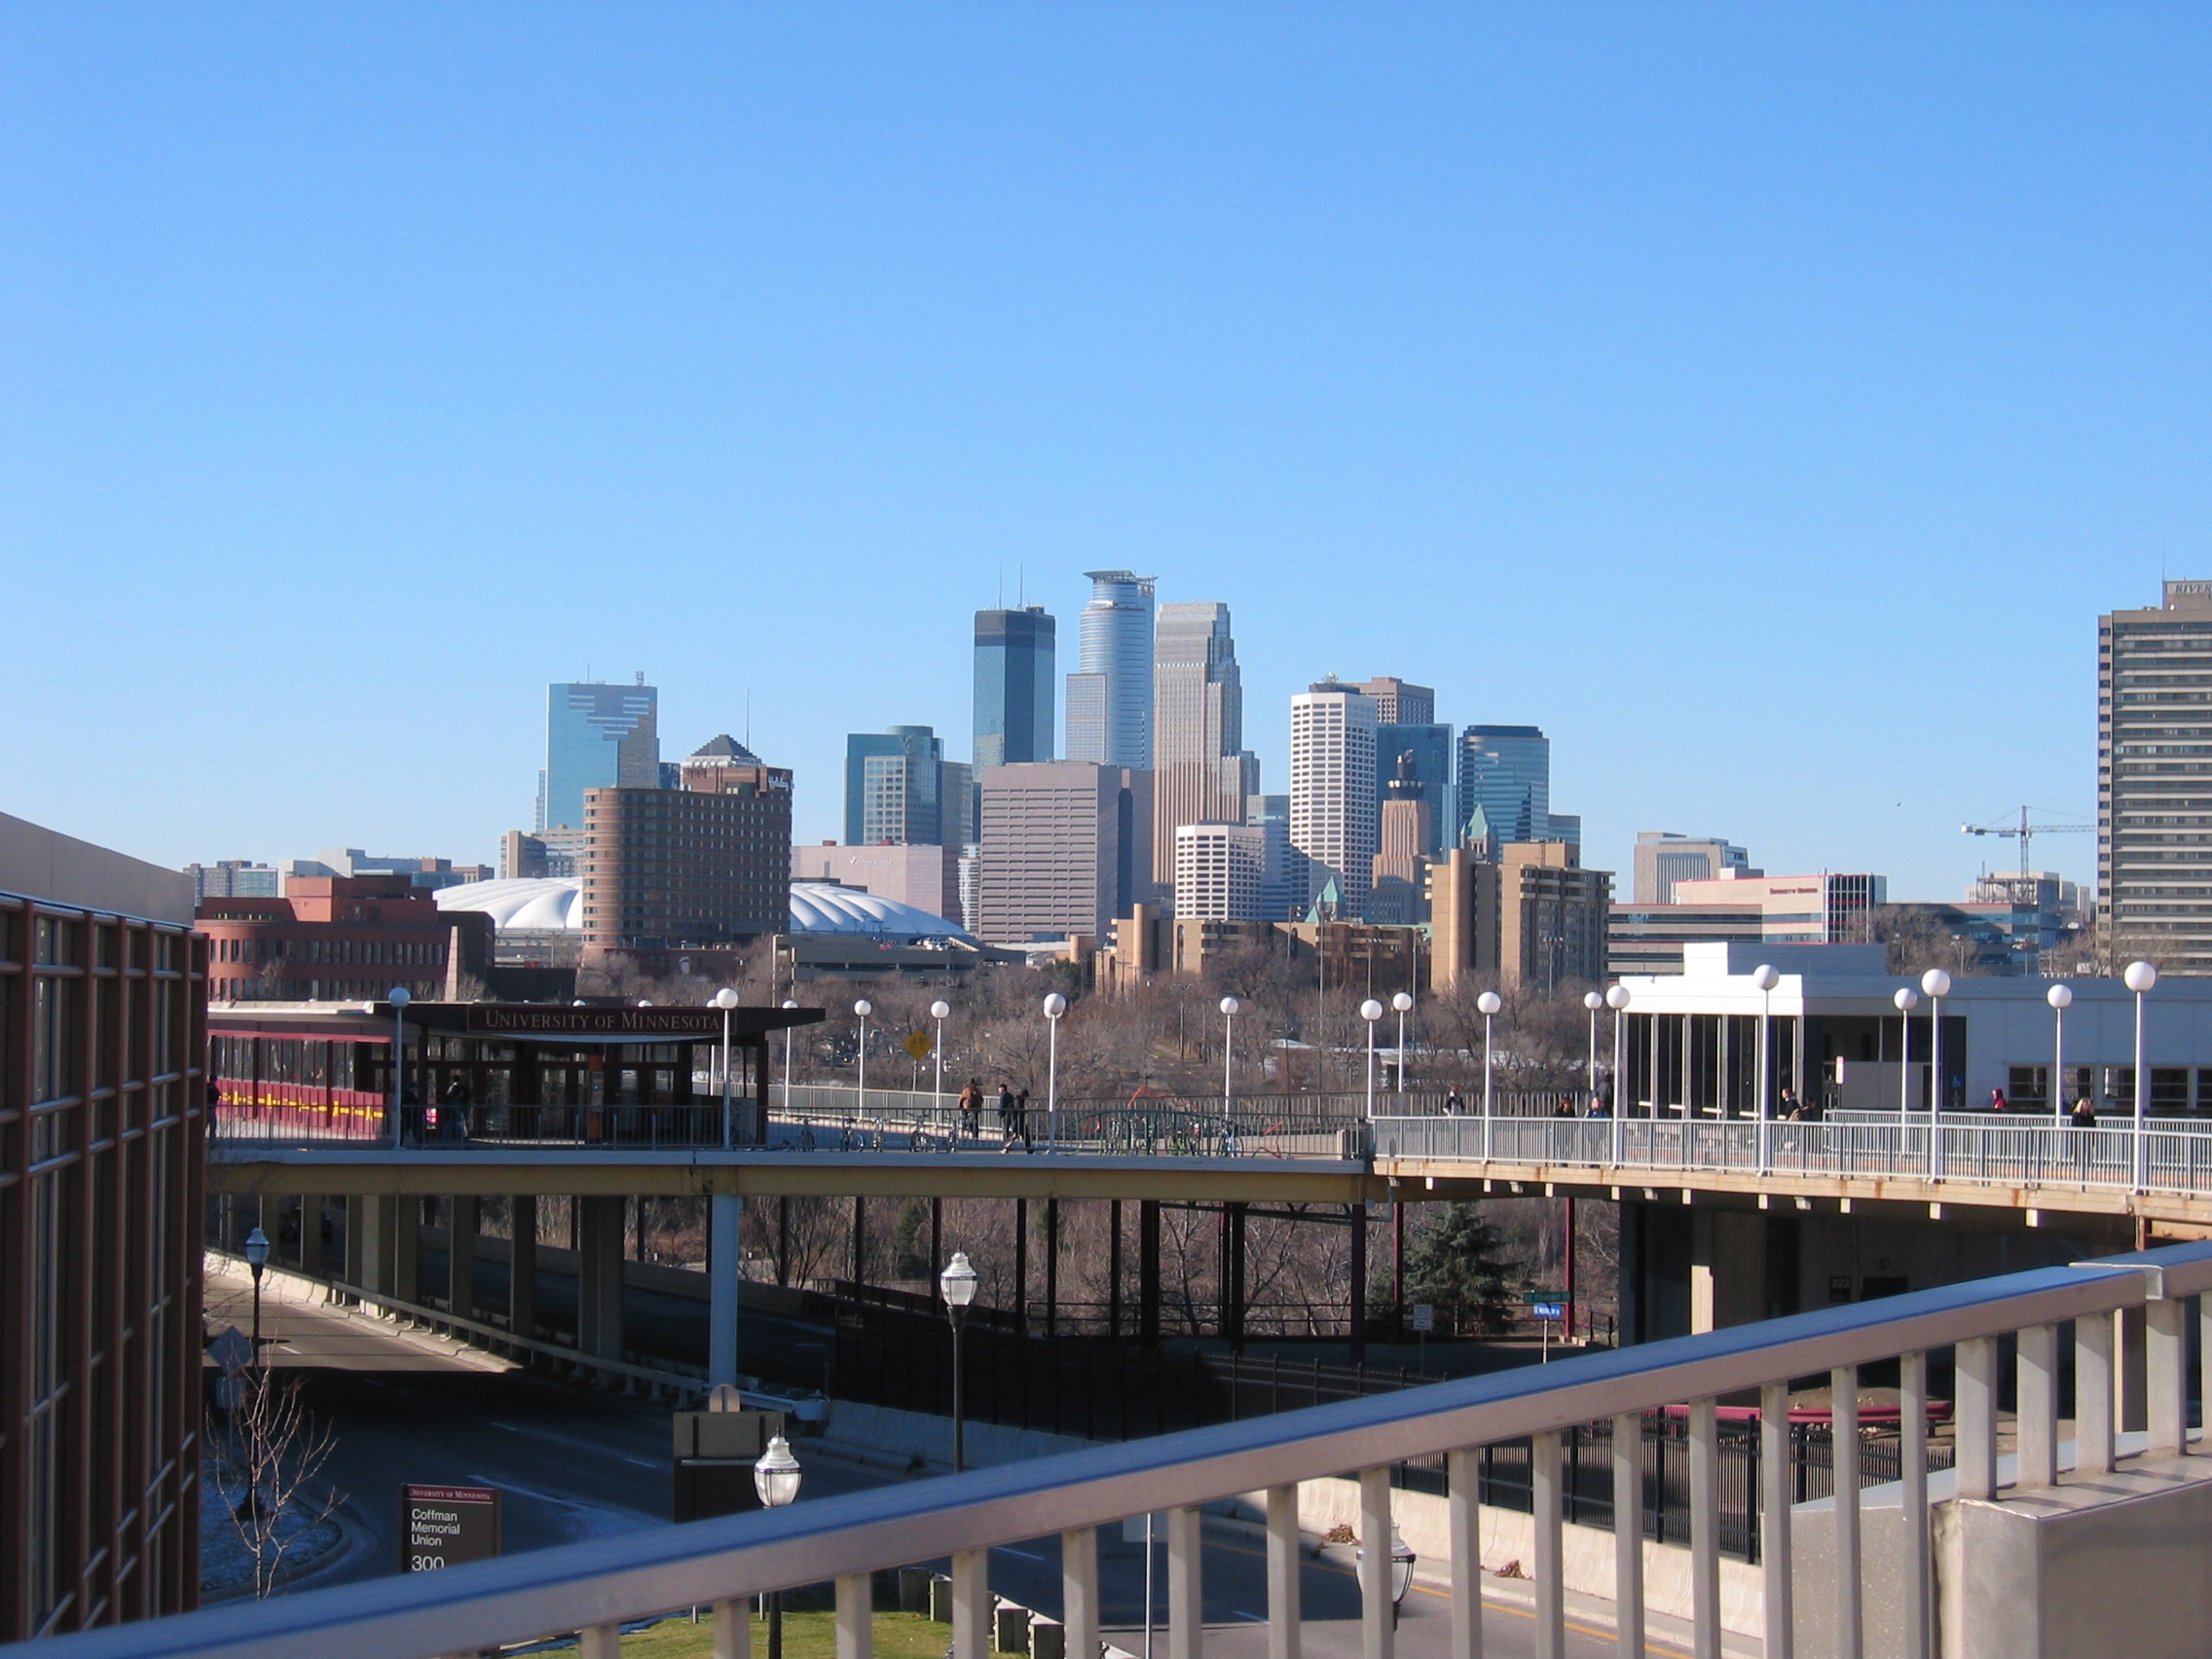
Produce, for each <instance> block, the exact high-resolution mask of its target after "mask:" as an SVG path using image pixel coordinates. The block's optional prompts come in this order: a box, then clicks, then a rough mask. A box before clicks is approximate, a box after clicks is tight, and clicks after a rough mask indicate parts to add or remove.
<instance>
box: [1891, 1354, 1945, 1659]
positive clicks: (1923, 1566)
mask: <svg viewBox="0 0 2212 1659" xmlns="http://www.w3.org/2000/svg"><path fill="white" fill-rule="evenodd" d="M1898 1471H1899V1476H1900V1482H1901V1485H1902V1486H1903V1489H1904V1536H1905V1550H1906V1552H1907V1559H1906V1561H1905V1564H1904V1566H1905V1569H1904V1581H1903V1586H1902V1588H1903V1591H1904V1596H1903V1601H1904V1653H1903V1656H1902V1659H1930V1656H1931V1654H1932V1653H1933V1651H1934V1648H1933V1644H1932V1638H1933V1636H1934V1632H1935V1617H1934V1614H1935V1567H1936V1555H1935V1539H1934V1537H1933V1536H1932V1530H1931V1528H1930V1526H1929V1518H1928V1356H1927V1355H1926V1354H1925V1353H1908V1354H1903V1355H1900V1356H1899V1359H1898Z"/></svg>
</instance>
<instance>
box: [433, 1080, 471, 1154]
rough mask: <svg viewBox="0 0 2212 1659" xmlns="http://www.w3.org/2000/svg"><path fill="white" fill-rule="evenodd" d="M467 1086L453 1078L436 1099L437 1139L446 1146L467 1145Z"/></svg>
mask: <svg viewBox="0 0 2212 1659" xmlns="http://www.w3.org/2000/svg"><path fill="white" fill-rule="evenodd" d="M468 1105H469V1101H468V1085H466V1084H465V1083H463V1082H461V1079H460V1078H458V1077H457V1078H455V1079H454V1080H453V1081H452V1082H451V1083H449V1084H447V1085H446V1091H445V1093H444V1094H442V1095H440V1096H439V1098H438V1138H439V1139H440V1140H442V1141H444V1142H445V1143H446V1145H448V1146H466V1145H467V1144H468Z"/></svg>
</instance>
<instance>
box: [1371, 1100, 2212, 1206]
mask: <svg viewBox="0 0 2212 1659" xmlns="http://www.w3.org/2000/svg"><path fill="white" fill-rule="evenodd" d="M1374 1134H1375V1156H1376V1157H1378V1158H1427V1159H1450V1160H1464V1161H1470V1162H1497V1163H1514V1164H1535V1165H1543V1166H1546V1167H1575V1166H1580V1167H1583V1168H1588V1169H1594V1170H1603V1169H1620V1170H1623V1171H1634V1172H1636V1173H1639V1174H1659V1175H1664V1174H1666V1173H1667V1172H1668V1171H1670V1170H1696V1171H1699V1172H1713V1171H1740V1172H1743V1173H1748V1174H1782V1175H1835V1176H1850V1175H1861V1176H1880V1177H1885V1178H1890V1179H1912V1178H1925V1179H1933V1180H1941V1181H1951V1182H1959V1183H1977V1182H1978V1183H1983V1184H1987V1185H1992V1186H2008V1187H2020V1186H2026V1187H2110V1188H2118V1189H2120V1190H2128V1189H2131V1188H2134V1187H2135V1186H2136V1185H2137V1183H2136V1175H2135V1171H2136V1131H2135V1128H2134V1125H2133V1124H2132V1123H2130V1122H2128V1121H2127V1120H2124V1119H2109V1118H2108V1119H2105V1120H2103V1121H2102V1122H2101V1123H2100V1124H2099V1125H2098V1126H2097V1127H2095V1128H2075V1127H2073V1126H2072V1125H2070V1124H2068V1125H2059V1124H2051V1123H2049V1122H2048V1121H2043V1122H2035V1123H2020V1122H2017V1121H2012V1120H2009V1119H1991V1118H1988V1117H1977V1118H1973V1119H1971V1120H1964V1121H1956V1122H1954V1121H1953V1120H1952V1119H1950V1118H1949V1117H1946V1118H1945V1119H1944V1121H1943V1124H1942V1126H1941V1129H1940V1131H1939V1132H1938V1131H1932V1130H1931V1128H1930V1126H1929V1123H1928V1120H1927V1118H1926V1117H1925V1116H1922V1117H1919V1118H1916V1119H1914V1120H1912V1121H1911V1122H1909V1123H1900V1122H1899V1120H1898V1119H1897V1118H1895V1117H1891V1118H1889V1119H1886V1120H1884V1119H1881V1118H1878V1117H1875V1116H1873V1115H1871V1114H1854V1115H1853V1116H1852V1117H1850V1118H1848V1119H1833V1120H1825V1121H1822V1122H1817V1123H1792V1122H1780V1123H1777V1122H1771V1121H1770V1122H1767V1123H1764V1124H1761V1123H1759V1122H1756V1121H1754V1120H1751V1119H1742V1118H1738V1119H1724V1120H1713V1119H1701V1118H1690V1119H1686V1120H1685V1119H1681V1118H1622V1119H1612V1118H1572V1119H1569V1118H1428V1117H1421V1118H1383V1117H1378V1118H1377V1119H1376V1120H1375V1124H1374ZM2142 1141H2143V1160H2142V1164H2143V1181H2142V1189H2143V1190H2145V1191H2151V1192H2169V1193H2202V1192H2206V1191H2208V1190H2212V1129H2207V1128H2205V1127H2199V1126H2197V1125H2195V1124H2190V1125H2189V1126H2187V1127H2184V1126H2181V1124H2178V1123H2176V1122H2174V1121H2172V1120H2164V1121H2161V1122H2160V1123H2157V1124H2146V1125H2145V1127H2144V1130H2143V1133H2142Z"/></svg>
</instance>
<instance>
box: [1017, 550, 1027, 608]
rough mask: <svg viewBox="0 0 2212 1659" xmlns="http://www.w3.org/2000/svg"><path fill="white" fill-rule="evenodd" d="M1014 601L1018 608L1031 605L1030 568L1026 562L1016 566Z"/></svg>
mask: <svg viewBox="0 0 2212 1659" xmlns="http://www.w3.org/2000/svg"><path fill="white" fill-rule="evenodd" d="M1014 595H1015V597H1014V604H1015V605H1017V606H1020V605H1027V604H1028V603H1029V566H1028V564H1027V562H1026V561H1024V562H1023V563H1021V564H1019V565H1016V566H1014Z"/></svg>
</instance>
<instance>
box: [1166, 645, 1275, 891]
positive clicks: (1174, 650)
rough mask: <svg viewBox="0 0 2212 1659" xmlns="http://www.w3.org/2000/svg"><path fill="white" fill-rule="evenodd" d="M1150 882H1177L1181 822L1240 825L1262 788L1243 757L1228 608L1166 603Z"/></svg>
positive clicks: (1254, 767) (1239, 684) (1239, 687)
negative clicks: (1248, 798)
mask: <svg viewBox="0 0 2212 1659" xmlns="http://www.w3.org/2000/svg"><path fill="white" fill-rule="evenodd" d="M1154 640H1155V645H1154V658H1153V677H1152V683H1153V716H1152V758H1153V786H1152V812H1153V818H1152V825H1153V828H1152V859H1153V866H1152V877H1153V880H1154V881H1155V882H1156V883H1159V884H1161V885H1165V884H1166V883H1168V882H1171V881H1173V880H1174V879H1175V866H1176V856H1177V855H1176V844H1175V831H1176V830H1179V829H1181V828H1182V827H1183V826H1184V825H1186V824H1241V823H1243V822H1244V800H1245V797H1246V796H1247V795H1250V794H1253V793H1257V791H1258V789H1259V763H1258V761H1257V759H1256V758H1255V757H1254V756H1251V755H1248V754H1246V753H1245V751H1244V681H1243V676H1242V675H1241V673H1240V672H1239V671H1238V669H1237V666H1236V642H1235V639H1234V638H1233V637H1232V636H1231V633H1230V626H1229V607H1228V606H1226V605H1219V604H1214V603H1212V602H1203V603H1196V604H1175V605H1163V606H1161V608H1160V621H1159V627H1158V631H1157V632H1156V634H1155V636H1154Z"/></svg>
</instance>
